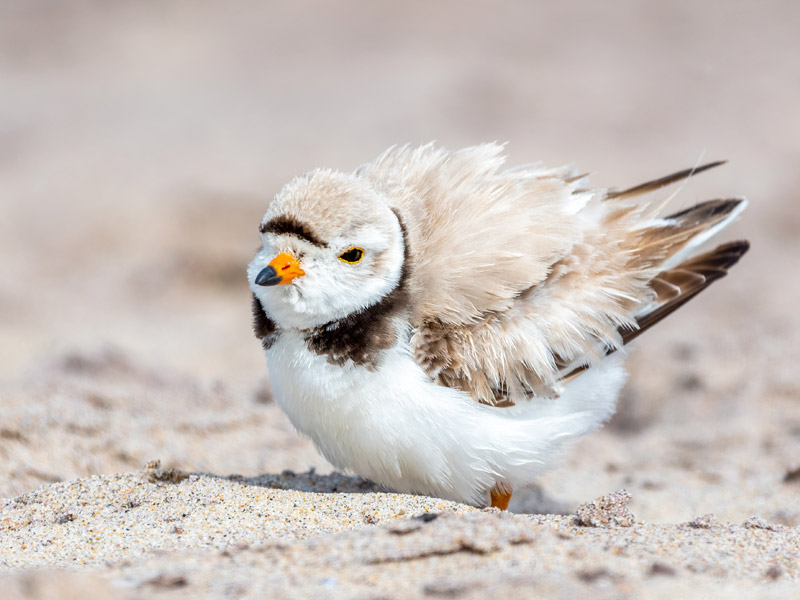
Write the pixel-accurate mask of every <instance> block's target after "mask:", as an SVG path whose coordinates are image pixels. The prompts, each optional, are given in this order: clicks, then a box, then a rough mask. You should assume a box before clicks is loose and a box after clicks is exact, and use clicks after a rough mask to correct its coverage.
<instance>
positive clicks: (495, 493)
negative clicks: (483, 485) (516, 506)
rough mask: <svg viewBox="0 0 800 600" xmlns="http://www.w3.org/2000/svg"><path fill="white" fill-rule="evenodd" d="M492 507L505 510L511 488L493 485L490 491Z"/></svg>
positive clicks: (509, 499)
mask: <svg viewBox="0 0 800 600" xmlns="http://www.w3.org/2000/svg"><path fill="white" fill-rule="evenodd" d="M490 493H491V494H492V507H493V508H499V509H500V510H506V509H507V508H508V503H509V502H510V501H511V488H509V487H505V486H504V487H498V486H494V487H493V488H492V491H491V492H490Z"/></svg>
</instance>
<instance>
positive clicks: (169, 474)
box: [144, 459, 189, 483]
mask: <svg viewBox="0 0 800 600" xmlns="http://www.w3.org/2000/svg"><path fill="white" fill-rule="evenodd" d="M144 471H145V474H146V475H147V478H148V479H149V480H150V481H151V482H152V483H155V482H156V481H164V482H167V483H180V482H181V481H183V480H184V479H186V478H187V477H189V475H188V474H187V473H184V472H183V471H179V470H178V469H164V468H162V467H161V461H160V460H158V459H156V460H151V461H150V462H148V463H147V464H146V465H145V466H144Z"/></svg>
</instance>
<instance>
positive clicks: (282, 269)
mask: <svg viewBox="0 0 800 600" xmlns="http://www.w3.org/2000/svg"><path fill="white" fill-rule="evenodd" d="M305 274H306V273H305V271H303V269H301V268H300V263H299V262H297V259H296V258H295V257H294V256H292V255H291V254H287V253H286V252H281V253H280V254H278V256H276V257H275V258H273V259H272V261H271V262H270V263H269V265H267V266H266V267H265V268H264V269H262V270H261V272H260V273H259V274H258V275H257V276H256V284H257V285H265V286H266V285H285V284H287V283H291V282H292V280H293V279H294V278H295V277H302V276H303V275H305Z"/></svg>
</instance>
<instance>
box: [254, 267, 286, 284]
mask: <svg viewBox="0 0 800 600" xmlns="http://www.w3.org/2000/svg"><path fill="white" fill-rule="evenodd" d="M281 280H283V277H281V276H280V275H278V272H277V271H276V270H275V267H265V268H264V269H262V270H261V272H260V273H259V274H258V275H256V281H255V282H256V285H278V284H279V283H280V282H281Z"/></svg>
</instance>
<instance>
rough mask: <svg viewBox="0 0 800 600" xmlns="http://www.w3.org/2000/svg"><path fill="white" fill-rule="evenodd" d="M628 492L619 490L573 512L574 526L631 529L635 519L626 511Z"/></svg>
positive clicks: (587, 503)
mask: <svg viewBox="0 0 800 600" xmlns="http://www.w3.org/2000/svg"><path fill="white" fill-rule="evenodd" d="M630 501H631V495H630V492H628V491H627V490H624V489H622V490H619V491H616V492H614V493H613V494H608V495H607V496H601V497H600V498H597V499H596V500H594V501H593V502H586V503H585V504H581V505H580V506H579V507H578V510H576V511H575V524H576V525H582V526H584V527H631V526H632V525H633V524H634V522H635V518H634V516H633V513H632V512H631V511H630V510H629V509H628V503H629V502H630Z"/></svg>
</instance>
